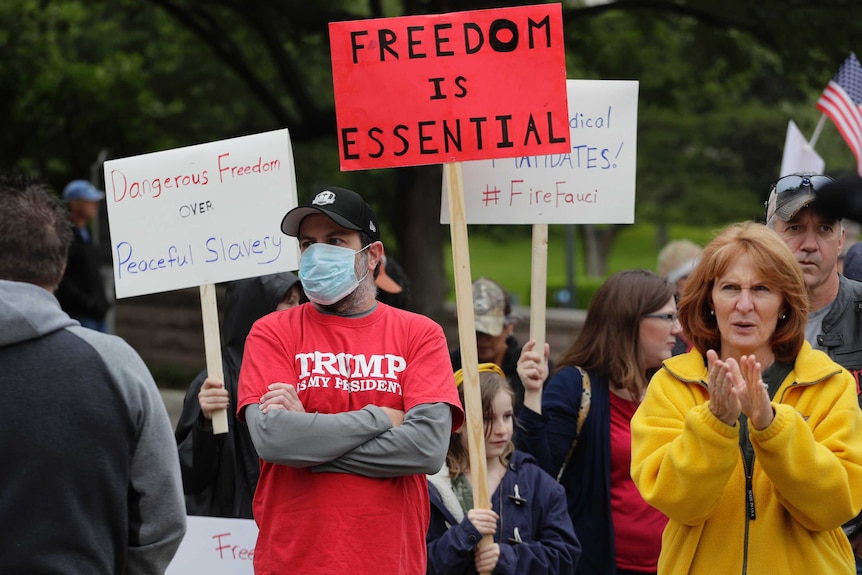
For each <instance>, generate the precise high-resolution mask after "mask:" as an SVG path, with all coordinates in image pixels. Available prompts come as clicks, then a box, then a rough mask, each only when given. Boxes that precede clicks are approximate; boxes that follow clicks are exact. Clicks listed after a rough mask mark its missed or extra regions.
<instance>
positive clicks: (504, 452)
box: [426, 363, 581, 575]
mask: <svg viewBox="0 0 862 575" xmlns="http://www.w3.org/2000/svg"><path fill="white" fill-rule="evenodd" d="M455 379H456V382H457V383H458V384H459V385H460V383H461V381H462V380H463V376H462V374H461V372H460V370H459V371H458V372H456V374H455ZM479 381H480V386H481V396H482V414H483V419H484V424H485V456H486V458H487V481H488V493H490V494H492V495H491V506H492V508H493V509H475V508H474V507H473V497H472V488H471V486H470V483H469V478H470V469H469V464H470V462H469V456H468V451H467V437H466V433H465V431H464V429H463V428H462V429H461V430H459V431H458V432H456V433H453V434H452V436H451V438H450V442H449V452H448V454H447V456H446V464H445V465H444V466H443V469H441V470H440V471H439V472H438V473H437V474H435V475H433V476H429V477H428V489H429V495H430V499H431V522H430V525H429V528H428V535H427V538H426V541H427V544H428V573H429V574H444V573H445V574H451V575H460V574H474V573H480V572H481V573H484V572H487V573H494V574H504V573H505V574H513V575H514V574H522V573H530V574H531V575H541V574H543V573H548V574H551V573H553V574H561V575H565V574H570V573H574V571H575V567H576V566H577V562H578V557H579V556H580V553H581V548H580V544H579V543H578V539H577V537H576V536H575V532H574V530H573V528H572V522H571V519H570V518H569V514H568V511H567V509H566V496H565V493H564V491H563V488H562V487H561V486H560V485H559V484H557V483H556V482H555V481H554V479H553V478H552V477H551V476H550V475H548V474H547V473H545V472H544V471H543V470H542V469H540V468H539V466H538V465H537V464H536V461H535V459H534V458H533V457H532V456H531V455H528V454H526V453H522V452H519V451H514V445H513V444H512V434H513V431H514V415H513V402H514V393H513V391H512V388H511V387H510V386H509V383H508V381H507V380H506V376H505V375H504V374H503V371H502V370H501V369H500V368H499V367H498V366H497V365H495V364H493V363H486V364H481V365H480V366H479ZM460 392H461V393H460V395H461V401H462V403H463V401H464V392H463V388H462V389H461V390H460ZM483 535H493V540H494V542H493V543H492V544H489V545H487V546H483V547H481V548H478V547H477V545H478V543H479V541H480V540H481V539H482V537H483Z"/></svg>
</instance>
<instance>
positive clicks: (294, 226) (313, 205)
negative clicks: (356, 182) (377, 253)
mask: <svg viewBox="0 0 862 575" xmlns="http://www.w3.org/2000/svg"><path fill="white" fill-rule="evenodd" d="M318 213H319V214H324V215H326V216H327V217H328V218H329V219H330V220H332V221H333V222H335V223H336V224H338V225H339V226H341V227H344V228H347V229H348V230H356V231H357V232H364V233H366V234H367V235H368V236H369V237H370V238H371V239H372V240H373V241H375V242H376V241H379V240H380V226H378V225H377V217H376V216H375V215H374V212H373V211H372V210H371V207H369V205H368V204H366V203H365V200H363V199H362V196H360V195H359V194H357V193H356V192H354V191H352V190H348V189H346V188H339V187H336V186H327V187H325V188H321V189H319V190H318V191H317V192H316V193H315V194H314V196H312V198H311V200H310V201H308V202H306V203H305V204H303V205H301V206H298V207H295V208H293V209H292V210H290V211H289V212H287V214H286V215H285V216H284V219H283V220H281V231H282V232H283V233H284V234H286V235H288V236H293V237H297V236H298V235H299V225H300V224H301V223H302V220H303V219H304V218H305V216H310V215H311V214H318Z"/></svg>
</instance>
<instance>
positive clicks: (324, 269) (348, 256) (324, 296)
mask: <svg viewBox="0 0 862 575" xmlns="http://www.w3.org/2000/svg"><path fill="white" fill-rule="evenodd" d="M368 245H371V244H368ZM366 248H368V246H365V247H364V248H362V249H361V250H359V251H353V250H351V249H350V248H342V247H339V246H333V245H331V244H321V243H317V244H311V245H310V246H308V247H307V248H306V249H305V251H304V252H303V253H302V257H301V258H300V260H299V281H300V282H302V289H304V290H305V295H306V296H308V299H309V300H310V301H313V302H314V303H316V304H319V305H331V304H334V303H335V302H337V301H339V300H341V299H342V298H344V297H345V296H347V295H349V294H351V293H353V292H354V291H355V290H356V288H357V287H359V282H360V281H362V280H364V279H365V278H366V277H367V276H368V271H366V272H365V275H364V276H362V277H361V278H359V279H357V278H356V264H355V261H356V260H355V257H354V256H355V255H356V254H358V253H360V252H362V251H363V250H365V249H366Z"/></svg>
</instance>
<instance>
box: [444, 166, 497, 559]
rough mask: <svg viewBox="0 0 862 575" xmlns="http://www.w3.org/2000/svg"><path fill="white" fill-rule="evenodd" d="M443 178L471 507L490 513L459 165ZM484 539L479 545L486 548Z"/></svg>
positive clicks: (487, 538) (446, 169)
mask: <svg viewBox="0 0 862 575" xmlns="http://www.w3.org/2000/svg"><path fill="white" fill-rule="evenodd" d="M443 177H444V178H446V181H447V182H448V184H449V214H450V219H451V221H450V224H449V230H450V234H451V236H452V267H453V269H454V272H455V300H456V307H457V310H458V338H459V342H460V344H461V368H462V371H463V374H464V383H462V384H461V385H463V386H464V412H465V413H466V416H467V422H466V426H467V447H468V451H469V454H470V482H471V483H472V485H473V505H474V506H475V507H476V508H477V509H491V498H490V495H489V493H488V481H487V461H486V460H485V425H484V422H483V421H482V393H481V390H480V388H479V352H478V351H477V349H476V320H475V317H474V315H473V281H472V276H471V274H470V249H469V245H468V241H467V218H466V214H465V212H464V180H463V178H462V176H461V163H460V162H454V163H449V164H443ZM491 543H493V538H492V537H491V536H490V535H486V536H484V537H483V538H482V541H481V542H480V543H479V545H480V546H482V545H489V544H491Z"/></svg>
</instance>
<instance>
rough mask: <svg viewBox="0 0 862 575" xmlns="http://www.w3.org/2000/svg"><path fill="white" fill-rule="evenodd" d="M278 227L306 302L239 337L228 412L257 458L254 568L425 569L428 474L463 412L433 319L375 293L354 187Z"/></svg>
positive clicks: (370, 223) (372, 234)
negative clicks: (235, 388) (232, 406)
mask: <svg viewBox="0 0 862 575" xmlns="http://www.w3.org/2000/svg"><path fill="white" fill-rule="evenodd" d="M281 228H282V231H283V232H284V233H285V234H287V235H289V236H295V237H296V238H297V239H298V240H299V246H300V250H301V252H302V257H301V259H300V263H299V278H300V281H301V282H302V286H303V289H304V291H305V293H306V296H307V297H308V299H309V300H310V302H309V303H306V304H303V305H300V306H297V307H295V308H291V309H288V310H284V311H282V312H276V313H274V314H270V315H268V316H265V317H264V318H262V319H261V320H259V321H258V322H257V323H255V325H254V327H253V328H252V330H251V333H250V334H249V336H248V338H247V339H246V345H245V353H244V359H243V365H242V371H241V374H240V381H239V398H238V404H239V405H238V416H239V418H240V419H241V420H245V421H246V422H247V423H248V428H249V432H250V434H251V437H252V440H253V442H254V444H255V448H256V449H257V452H258V455H259V456H260V458H261V460H262V461H261V473H260V480H259V482H258V487H257V492H256V494H255V498H254V517H255V520H256V521H257V524H258V526H259V528H260V532H259V536H258V542H257V546H256V548H255V552H254V570H255V573H256V574H258V575H261V574H271V573H281V572H283V571H284V568H285V567H284V566H285V565H289V566H290V571H291V572H295V573H314V572H318V571H319V570H320V565H322V564H325V565H326V566H327V572H333V573H334V572H350V573H352V574H354V575H360V574H366V573H367V574H372V573H374V574H377V573H404V574H407V573H409V574H414V573H415V574H417V575H418V574H421V573H424V572H425V569H426V552H425V531H426V529H427V525H428V519H429V517H428V514H429V503H428V490H427V485H426V480H425V474H427V473H436V472H437V471H439V469H440V467H442V465H443V462H444V460H445V457H446V451H447V448H448V438H449V434H450V432H451V430H452V429H456V428H458V427H460V425H461V423H462V422H463V417H464V414H463V410H462V409H461V404H460V401H459V399H458V395H457V390H456V387H455V385H454V379H453V375H452V369H451V366H450V363H449V354H448V351H447V348H446V338H445V336H444V335H443V330H442V328H441V327H440V326H439V325H437V324H436V323H434V322H433V321H431V320H430V319H429V318H427V317H425V316H421V315H417V314H413V313H410V312H406V311H403V310H400V309H397V308H393V307H390V306H387V305H385V304H382V303H379V302H378V301H377V300H376V299H375V296H376V286H375V283H374V271H375V269H376V268H377V266H378V264H379V263H380V261H381V259H382V257H383V252H384V250H383V244H382V243H381V242H380V229H379V226H378V223H377V218H376V217H375V215H374V212H373V211H372V210H371V208H370V207H369V206H368V204H366V203H365V201H364V200H363V199H362V197H361V196H360V195H359V194H357V193H356V192H353V191H351V190H347V189H344V188H339V187H333V186H330V187H326V188H323V189H321V190H319V191H318V192H317V193H315V194H314V196H313V197H312V199H311V200H310V201H309V202H307V203H306V204H304V205H302V206H300V207H297V208H294V209H292V210H291V211H290V212H288V213H287V215H285V217H284V219H283V220H282V224H281ZM321 541H328V542H330V544H327V545H320V544H319V543H320V542H321ZM372 550H373V552H371V551H372Z"/></svg>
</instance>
